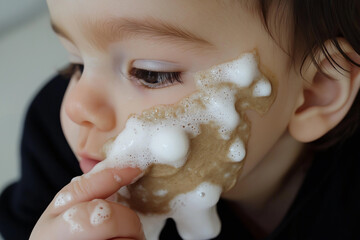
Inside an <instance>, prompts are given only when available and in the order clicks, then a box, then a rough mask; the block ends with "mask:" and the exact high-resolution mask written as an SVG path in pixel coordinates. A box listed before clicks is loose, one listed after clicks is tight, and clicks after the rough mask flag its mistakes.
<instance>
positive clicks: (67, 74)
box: [59, 63, 84, 79]
mask: <svg viewBox="0 0 360 240" xmlns="http://www.w3.org/2000/svg"><path fill="white" fill-rule="evenodd" d="M83 71H84V64H79V63H70V64H69V65H68V66H67V67H65V68H64V69H62V70H60V71H59V74H60V75H61V76H62V77H64V78H68V79H69V78H71V77H72V76H73V75H74V74H75V73H80V76H81V74H82V73H83Z"/></svg>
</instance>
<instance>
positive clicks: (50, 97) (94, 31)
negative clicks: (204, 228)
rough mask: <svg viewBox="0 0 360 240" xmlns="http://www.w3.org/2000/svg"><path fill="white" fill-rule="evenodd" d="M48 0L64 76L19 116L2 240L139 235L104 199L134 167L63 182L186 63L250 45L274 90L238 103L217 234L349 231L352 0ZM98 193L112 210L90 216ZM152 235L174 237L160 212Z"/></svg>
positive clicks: (184, 76) (358, 45)
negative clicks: (264, 99)
mask: <svg viewBox="0 0 360 240" xmlns="http://www.w3.org/2000/svg"><path fill="white" fill-rule="evenodd" d="M48 5H49V9H50V14H51V18H52V25H53V28H54V30H55V32H56V33H57V34H58V35H59V38H60V40H61V41H62V43H63V44H64V47H65V48H66V49H67V51H68V52H69V54H70V57H71V62H72V64H73V65H72V67H71V68H70V72H71V74H72V77H71V79H70V81H69V77H64V76H62V75H59V76H56V77H55V78H54V79H53V80H52V81H51V82H50V83H49V84H48V85H47V86H46V87H45V88H44V89H43V90H42V91H41V93H40V94H39V95H38V96H37V97H36V98H35V100H34V102H33V103H32V105H31V107H30V110H29V112H28V114H27V119H26V122H25V128H24V135H23V142H22V164H23V165H22V177H21V179H20V181H19V182H18V183H16V184H14V185H11V186H10V187H8V188H7V189H6V190H5V191H4V192H3V194H2V196H1V225H0V226H1V233H2V234H3V235H4V237H5V238H7V239H27V238H29V236H30V233H31V232H32V234H31V237H30V239H120V238H121V239H125V238H126V239H144V234H143V230H142V228H141V224H140V221H139V218H138V217H137V215H136V214H135V212H133V211H132V210H130V209H129V208H126V207H124V206H121V205H119V204H117V203H113V202H111V201H109V200H104V199H108V198H109V197H111V195H113V194H114V193H115V192H116V191H117V190H118V189H119V188H120V187H122V186H125V185H127V184H129V183H130V182H132V181H133V180H134V178H136V177H137V176H138V175H139V174H140V172H139V170H138V169H131V168H126V169H108V170H105V171H102V172H99V173H96V174H93V175H91V177H90V178H84V177H82V178H80V180H77V181H72V182H71V183H69V182H70V180H71V179H72V178H73V177H75V176H78V175H81V170H82V172H84V173H87V172H89V171H90V170H91V169H92V168H93V167H94V166H95V165H96V164H97V163H98V162H99V161H102V160H103V159H104V158H105V156H104V153H103V152H102V147H103V145H104V144H105V143H106V142H107V141H109V140H110V139H112V138H114V137H116V136H117V135H118V134H119V133H120V132H121V131H122V129H123V128H124V124H125V122H126V120H127V119H128V117H129V115H131V114H134V113H135V114H137V113H141V112H142V111H143V110H145V109H148V108H150V107H152V106H156V105H159V104H174V103H176V102H178V101H179V100H180V99H182V98H184V97H186V96H187V95H189V94H191V93H193V92H194V91H195V90H196V89H195V85H194V82H193V79H192V76H193V75H192V73H195V72H198V71H202V70H205V69H208V68H210V67H211V66H214V65H218V64H220V63H223V62H228V61H230V60H233V59H236V58H237V57H239V56H240V55H241V54H243V53H248V52H252V51H254V49H255V50H256V52H257V53H258V56H259V62H260V68H261V69H262V70H263V72H265V73H267V74H268V75H269V76H271V78H272V79H274V85H273V86H274V87H275V88H276V89H275V90H276V99H275V101H274V102H273V103H272V106H271V108H270V109H269V111H268V112H267V113H266V114H265V115H264V116H262V117H260V116H259V115H258V114H257V113H255V112H252V111H249V112H247V117H248V119H249V120H250V122H251V133H250V138H249V141H248V143H247V156H246V159H245V163H244V166H243V169H242V172H241V174H240V176H239V177H238V181H237V184H236V185H235V186H234V188H233V189H231V190H230V191H229V192H225V193H223V195H222V198H223V200H221V202H220V203H219V206H218V212H219V215H220V218H221V221H222V231H221V233H220V235H219V236H218V238H217V239H263V238H267V239H357V238H359V235H360V234H359V233H358V231H357V224H356V223H357V221H358V218H359V217H360V214H359V213H360V209H359V207H358V200H359V199H358V197H357V195H358V192H359V186H360V182H359V176H360V175H359V174H360V168H359V167H360V166H359V162H358V159H359V152H358V151H357V144H356V143H357V141H358V140H359V136H360V135H359V134H360V133H359V132H358V128H357V125H358V122H359V110H358V108H359V101H360V100H359V96H358V91H359V86H360V68H359V67H360V65H359V63H360V56H359V54H360V19H359V15H360V14H359V13H360V6H359V5H360V3H359V1H357V0H348V1H341V0H334V1H326V0H319V1H312V0H292V1H280V0H278V1H277V0H273V1H257V0H254V1H246V0H223V1H215V0H214V1H206V2H205V1H197V0H196V1H195V0H172V1H166V0H151V1H143V0H136V1H130V0H122V1H119V0H106V1H96V0H88V1H86V2H85V1H79V0H72V1H60V0H48ZM275 83H276V84H275ZM65 90H66V91H65ZM60 108H61V110H60ZM59 111H60V119H61V127H60V121H59V117H58V112H59ZM61 129H62V130H61ZM62 131H63V132H64V135H65V138H66V140H67V143H68V144H69V146H70V148H69V147H68V145H67V143H66V141H65V139H64V138H63V135H62ZM70 149H71V150H70ZM72 152H73V153H74V155H75V156H74V155H73V154H72ZM78 161H79V163H80V168H81V170H80V169H79V167H78V164H77V163H78ZM114 176H118V177H120V178H121V181H114ZM65 185H66V186H65ZM63 186H65V187H64V188H63V189H62V190H60V189H61V188H62V187H63ZM69 192H70V193H72V195H69V194H68V193H69ZM56 193H57V194H56ZM55 195H56V196H57V197H56V198H54V199H55V200H53V201H52V202H51V199H52V198H53V197H54V196H55ZM59 196H62V198H59ZM94 199H103V200H95V201H93V200H94ZM50 202H51V203H50ZM99 202H100V203H102V204H105V205H106V206H109V207H110V209H111V214H109V215H107V217H106V220H105V222H104V223H103V224H99V225H96V224H95V225H92V224H90V222H89V215H90V214H91V212H92V211H93V209H94V208H95V207H96V206H97V204H98V203H99ZM46 206H48V207H47V208H46ZM72 207H76V210H74V209H75V208H72ZM45 208H46V210H45ZM71 209H73V210H74V211H73V212H72V210H71ZM75 211H76V217H77V218H76V221H75V220H74V221H73V215H74V214H75ZM64 213H66V214H64ZM40 215H41V218H40V219H39V221H38V222H37V224H36V225H35V223H36V221H37V220H38V218H39V217H40ZM69 226H70V227H69ZM160 238H161V239H177V238H179V237H178V235H177V233H176V230H175V229H174V225H173V223H171V222H169V223H168V225H167V226H166V227H165V229H164V230H163V232H162V234H161V236H160Z"/></svg>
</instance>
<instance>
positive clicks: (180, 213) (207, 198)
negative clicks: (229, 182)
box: [139, 182, 221, 240]
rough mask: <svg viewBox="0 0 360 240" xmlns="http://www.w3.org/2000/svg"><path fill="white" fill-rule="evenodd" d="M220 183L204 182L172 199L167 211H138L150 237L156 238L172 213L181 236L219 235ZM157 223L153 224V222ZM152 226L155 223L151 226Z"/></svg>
mask: <svg viewBox="0 0 360 240" xmlns="http://www.w3.org/2000/svg"><path fill="white" fill-rule="evenodd" d="M220 194H221V187H219V186H217V185H214V184H211V183H208V182H204V183H202V184H200V185H199V186H198V187H197V188H196V189H195V190H193V191H191V192H188V193H185V194H180V195H178V196H176V197H175V198H174V199H173V200H172V201H171V202H170V206H171V209H172V211H171V212H170V213H168V214H164V215H151V214H149V215H143V214H139V217H140V220H141V222H142V224H143V226H144V232H145V236H146V239H147V240H156V239H158V237H159V234H160V231H161V229H162V227H163V225H164V223H165V220H166V219H167V218H169V217H171V218H173V219H174V221H175V222H176V227H177V230H178V232H179V234H180V236H181V237H182V238H183V239H186V240H192V239H194V240H195V239H196V240H201V239H209V238H213V237H216V236H217V235H218V234H219V232H220V229H221V222H220V219H219V217H218V215H217V213H216V203H217V202H218V200H219V198H220ZM153 224H155V225H154V226H152V225H153ZM150 226H152V227H150Z"/></svg>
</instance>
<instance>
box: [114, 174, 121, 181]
mask: <svg viewBox="0 0 360 240" xmlns="http://www.w3.org/2000/svg"><path fill="white" fill-rule="evenodd" d="M114 179H115V181H116V182H118V183H121V181H122V178H121V177H120V176H119V175H116V174H115V175H114Z"/></svg>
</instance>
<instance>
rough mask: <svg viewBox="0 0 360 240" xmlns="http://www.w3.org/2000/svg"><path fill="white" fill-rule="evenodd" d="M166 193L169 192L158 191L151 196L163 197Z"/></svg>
mask: <svg viewBox="0 0 360 240" xmlns="http://www.w3.org/2000/svg"><path fill="white" fill-rule="evenodd" d="M168 192H169V191H168V190H165V189H160V190H158V191H155V192H153V194H154V195H155V196H158V197H164V196H166V194H168Z"/></svg>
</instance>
